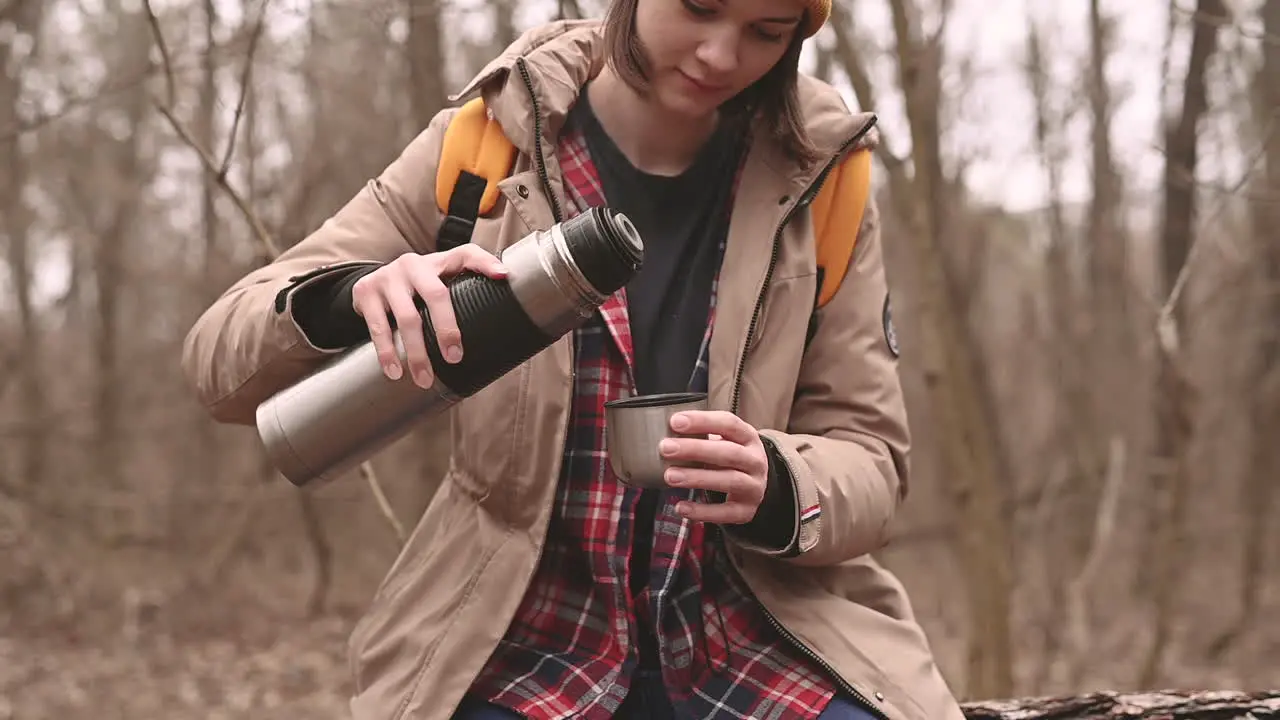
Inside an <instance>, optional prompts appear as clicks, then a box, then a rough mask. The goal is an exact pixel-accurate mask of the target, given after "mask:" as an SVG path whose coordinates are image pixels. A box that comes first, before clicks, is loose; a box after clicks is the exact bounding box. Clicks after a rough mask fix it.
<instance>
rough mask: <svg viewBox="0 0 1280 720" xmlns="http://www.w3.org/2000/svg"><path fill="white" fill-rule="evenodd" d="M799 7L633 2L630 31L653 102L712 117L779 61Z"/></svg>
mask: <svg viewBox="0 0 1280 720" xmlns="http://www.w3.org/2000/svg"><path fill="white" fill-rule="evenodd" d="M805 7H806V3H805V2H804V0H639V2H638V3H637V7H636V32H637V34H638V35H639V37H640V41H641V43H642V44H643V46H644V48H645V51H646V55H647V56H648V59H649V63H650V69H651V74H652V75H651V77H650V79H649V92H650V93H651V95H652V97H653V99H654V100H655V101H656V102H658V103H659V104H660V105H662V106H663V107H664V108H665V109H667V110H670V111H673V112H675V113H677V114H679V115H687V116H690V117H702V116H705V115H707V114H709V113H711V112H713V111H714V110H715V109H716V108H718V107H719V106H720V105H722V104H723V103H724V102H725V101H727V100H729V99H731V98H733V97H734V96H735V95H737V94H738V93H740V92H742V91H743V90H745V89H746V88H748V87H750V86H751V84H752V83H754V82H755V81H756V80H759V79H760V78H761V77H763V76H764V74H765V73H767V72H768V71H769V69H770V68H772V67H773V66H774V64H775V63H777V62H778V60H779V59H781V58H782V55H783V53H785V52H786V50H787V46H788V45H789V44H790V42H791V39H792V37H793V36H794V34H795V33H796V32H797V28H798V25H799V22H800V20H801V18H802V16H803V14H804V9H805Z"/></svg>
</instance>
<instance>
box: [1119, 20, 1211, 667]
mask: <svg viewBox="0 0 1280 720" xmlns="http://www.w3.org/2000/svg"><path fill="white" fill-rule="evenodd" d="M1225 15H1226V8H1225V7H1224V5H1223V0H1199V1H1198V2H1197V4H1196V12H1195V16H1194V19H1193V20H1192V22H1193V25H1194V26H1193V29H1192V38H1191V55H1190V58H1189V60H1188V63H1187V75H1186V78H1185V80H1184V83H1183V94H1182V98H1183V99H1182V113H1181V116H1180V117H1179V119H1178V122H1177V123H1173V124H1170V125H1169V126H1168V128H1167V129H1166V134H1165V173H1164V217H1163V222H1162V228H1161V249H1162V251H1163V258H1162V265H1161V271H1162V272H1161V275H1162V280H1163V283H1164V291H1165V292H1166V293H1167V292H1170V291H1171V290H1172V288H1173V287H1174V284H1175V282H1176V279H1177V277H1178V274H1179V273H1180V272H1181V271H1182V268H1183V266H1184V265H1185V264H1186V262H1187V260H1188V257H1189V255H1190V249H1191V243H1192V238H1193V237H1194V236H1195V232H1196V227H1195V222H1196V192H1195V181H1194V178H1195V172H1196V160H1197V153H1198V150H1199V136H1198V132H1197V131H1198V128H1199V124H1200V119H1201V117H1202V116H1203V115H1204V114H1205V111H1206V110H1207V109H1208V98H1207V95H1206V90H1205V75H1206V71H1207V67H1208V64H1209V60H1210V59H1211V58H1212V57H1213V55H1214V53H1215V52H1216V50H1217V45H1218V25H1219V23H1220V18H1222V17H1224V16H1225ZM1182 307H1183V305H1181V304H1180V303H1179V304H1177V305H1175V307H1174V313H1173V326H1174V327H1173V329H1174V330H1175V333H1174V336H1173V337H1172V338H1170V336H1169V334H1168V333H1165V332H1162V333H1161V352H1160V361H1159V374H1158V376H1157V380H1156V382H1157V386H1156V408H1155V410H1156V427H1155V430H1156V442H1155V456H1156V457H1155V459H1156V468H1155V469H1156V473H1155V483H1156V488H1157V497H1158V498H1159V502H1158V503H1157V508H1158V510H1157V512H1158V513H1159V515H1158V518H1159V520H1158V522H1157V523H1156V526H1155V530H1156V542H1155V543H1153V547H1152V548H1151V550H1152V553H1153V555H1154V557H1152V558H1150V559H1151V560H1152V561H1154V562H1155V563H1156V565H1155V567H1156V568H1157V571H1156V573H1155V575H1154V586H1153V587H1152V592H1151V597H1152V598H1153V599H1154V603H1155V612H1154V622H1155V634H1154V638H1153V640H1152V644H1151V649H1150V652H1149V653H1148V656H1147V660H1146V662H1145V663H1144V665H1143V668H1142V672H1141V675H1140V678H1139V686H1140V687H1152V686H1154V685H1156V684H1157V683H1159V682H1160V678H1161V674H1162V670H1163V660H1164V653H1165V649H1166V647H1167V646H1168V643H1169V640H1170V634H1171V632H1172V629H1173V624H1174V618H1173V615H1174V609H1175V606H1176V600H1177V598H1178V597H1179V596H1180V593H1178V592H1177V589H1178V586H1179V584H1180V582H1181V578H1180V577H1179V569H1180V568H1181V567H1182V566H1183V564H1184V563H1185V562H1186V558H1187V553H1186V552H1185V550H1186V548H1185V545H1186V542H1187V538H1186V533H1185V529H1186V528H1185V527H1184V526H1185V523H1186V512H1187V503H1188V493H1189V483H1190V478H1189V477H1188V474H1189V472H1190V468H1189V467H1188V451H1189V449H1190V446H1191V440H1192V432H1193V428H1192V397H1191V391H1192V388H1191V386H1190V383H1189V379H1188V378H1187V375H1186V369H1185V367H1183V363H1182V359H1183V357H1184V356H1183V355H1182V353H1181V351H1180V348H1181V347H1185V346H1186V338H1185V333H1186V332H1187V323H1186V322H1185V320H1186V317H1185V316H1186V313H1185V311H1183V310H1182ZM1162 330H1163V329H1162ZM1179 335H1181V336H1183V337H1178V336H1179Z"/></svg>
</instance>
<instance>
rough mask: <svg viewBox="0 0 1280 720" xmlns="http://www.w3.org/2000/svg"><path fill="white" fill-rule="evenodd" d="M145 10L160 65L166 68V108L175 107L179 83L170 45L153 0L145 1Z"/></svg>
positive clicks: (143, 4)
mask: <svg viewBox="0 0 1280 720" xmlns="http://www.w3.org/2000/svg"><path fill="white" fill-rule="evenodd" d="M142 6H143V8H144V9H145V10H146V13H147V24H148V25H150V26H151V34H152V36H153V37H154V38H155V41H156V49H158V50H159V51H160V64H161V67H163V68H164V88H165V106H166V107H173V106H175V105H177V103H178V90H177V81H176V80H175V79H174V76H173V56H171V55H170V54H169V45H168V43H166V42H165V40H164V30H163V29H162V28H161V27H160V18H159V17H157V16H156V9H155V8H154V7H152V6H151V0H143V3H142Z"/></svg>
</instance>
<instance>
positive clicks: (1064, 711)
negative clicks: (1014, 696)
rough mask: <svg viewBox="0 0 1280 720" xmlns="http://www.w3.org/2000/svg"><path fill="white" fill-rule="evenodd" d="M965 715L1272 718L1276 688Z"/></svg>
mask: <svg viewBox="0 0 1280 720" xmlns="http://www.w3.org/2000/svg"><path fill="white" fill-rule="evenodd" d="M964 714H965V717H966V718H968V719H969V720H1120V719H1121V718H1124V720H1137V719H1139V718H1147V719H1148V720H1274V719H1275V718H1280V692H1269V693H1254V694H1249V693H1240V692H1213V691H1193V692H1192V691H1188V692H1153V693H1134V694H1127V695H1126V694H1119V693H1110V692H1104V693H1092V694H1089V695H1077V696H1074V697H1059V698H1027V699H1023V700H993V701H990V702H975V703H968V704H966V705H965V706H964Z"/></svg>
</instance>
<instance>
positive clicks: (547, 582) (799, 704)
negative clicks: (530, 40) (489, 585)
mask: <svg viewBox="0 0 1280 720" xmlns="http://www.w3.org/2000/svg"><path fill="white" fill-rule="evenodd" d="M558 154H559V159H560V164H561V167H562V168H563V171H564V183H565V190H566V195H567V197H568V198H569V203H568V205H569V206H570V209H569V212H570V213H572V214H577V213H579V212H582V211H583V210H585V209H587V208H589V207H593V206H597V205H602V204H605V199H604V193H603V190H602V188H601V185H600V181H599V179H598V176H597V174H596V170H595V167H594V165H593V163H592V161H591V158H590V156H589V154H588V152H587V144H586V141H585V139H584V138H583V136H582V134H581V131H580V130H578V129H577V128H576V127H574V126H573V124H572V123H569V124H568V126H567V127H566V128H565V130H564V132H563V133H562V134H561V137H560V142H559V146H558ZM723 242H724V241H723V240H722V241H721V248H720V250H721V254H722V255H723V251H724V245H723ZM715 296H716V293H715V287H714V286H713V288H712V293H711V313H710V316H709V320H708V328H707V334H706V336H705V337H704V340H703V344H702V352H701V354H700V356H699V360H698V365H697V369H696V371H695V373H694V377H693V379H692V380H691V383H690V390H691V391H701V392H705V390H706V379H707V375H706V373H707V362H706V358H707V346H708V342H709V339H710V336H711V324H712V322H713V320H714V311H715ZM632 362H633V360H632V348H631V333H630V325H629V322H628V319H627V306H626V293H625V290H620V291H618V293H616V294H615V295H614V296H613V297H611V298H610V299H609V300H608V301H607V302H606V303H605V304H604V305H603V306H602V307H601V308H600V312H599V313H597V314H596V315H595V316H594V317H593V319H592V321H591V322H590V323H588V324H587V325H586V326H584V327H582V328H581V329H579V330H577V331H576V332H575V333H574V363H575V367H576V368H577V384H576V387H575V389H574V400H573V408H572V417H571V420H570V428H569V435H568V442H567V443H566V448H565V452H564V463H563V470H562V474H561V477H560V481H559V486H558V488H557V494H556V501H555V508H554V511H553V515H552V518H551V523H550V527H549V529H548V532H547V544H546V547H545V548H544V550H543V554H542V559H541V562H540V564H539V566H538V569H537V571H536V572H535V574H534V577H533V581H532V583H531V585H530V587H529V589H528V591H527V592H526V594H525V596H524V599H523V601H522V603H521V605H520V608H519V610H518V611H517V614H516V617H515V619H514V621H513V622H512V625H511V627H510V628H509V629H508V630H507V633H506V636H505V637H504V638H503V640H502V641H501V643H500V644H499V645H498V647H497V649H496V650H495V651H494V653H493V655H492V656H491V657H490V659H489V662H488V663H487V664H486V666H485V668H484V669H483V671H482V672H481V674H480V676H479V678H478V679H477V680H476V682H475V684H474V685H473V687H472V692H474V693H476V694H478V695H480V696H481V697H484V698H487V699H488V700H489V701H491V702H494V703H496V704H498V705H500V706H503V707H506V708H509V709H511V710H514V711H516V712H517V713H520V714H521V715H524V716H525V717H528V718H539V719H546V720H550V719H551V718H569V717H573V718H585V719H586V720H597V719H599V720H606V719H607V718H611V717H613V715H614V713H615V712H616V711H617V709H618V707H619V706H620V705H621V703H622V701H623V699H624V698H625V695H626V693H627V688H628V686H629V683H630V677H631V673H632V671H633V670H634V668H635V666H636V664H637V662H638V635H637V632H638V628H637V625H636V622H635V620H636V618H637V616H638V615H643V617H645V618H648V619H650V626H651V627H652V626H653V625H654V623H652V621H651V619H652V618H658V622H657V623H656V625H657V627H658V636H659V638H658V642H659V647H660V652H661V654H662V660H663V662H662V667H663V679H664V681H665V684H666V686H667V688H668V694H669V695H670V697H671V700H672V704H673V706H674V707H675V708H676V709H677V711H680V712H681V714H682V715H686V714H687V715H689V716H691V717H699V718H743V717H755V718H759V717H786V718H814V717H817V716H818V715H819V714H820V712H821V711H822V709H823V708H824V707H825V706H826V704H827V702H828V701H829V699H830V698H831V697H832V695H834V693H835V685H834V683H833V681H832V680H831V679H830V678H828V677H826V675H825V674H824V673H823V672H822V671H821V669H820V668H819V667H817V666H816V665H815V663H813V662H812V661H811V660H810V659H809V658H808V657H807V655H805V654H804V653H802V652H800V651H799V650H797V649H796V648H795V647H793V646H791V645H790V644H789V643H788V642H787V641H786V640H785V639H784V638H783V637H781V636H780V635H779V634H778V633H777V631H776V630H774V629H773V626H772V625H771V624H770V623H769V622H768V620H767V618H766V617H765V616H764V614H763V612H762V610H761V609H760V608H759V607H758V606H757V605H756V604H755V601H754V600H752V599H751V598H750V596H749V595H748V593H747V592H746V590H745V588H744V587H743V586H742V585H741V584H740V582H741V581H740V580H739V579H738V578H737V576H736V573H735V572H734V570H733V569H732V568H731V567H730V566H729V564H728V560H727V558H725V557H724V556H723V555H722V553H721V552H719V551H718V549H717V547H716V545H715V544H714V543H713V542H712V541H711V540H712V537H713V536H714V532H713V531H708V529H707V528H705V526H704V525H703V524H702V523H691V522H689V521H688V520H685V519H684V518H682V517H680V515H679V514H677V513H676V512H675V505H676V503H677V502H679V501H680V500H682V499H687V498H690V491H687V490H665V491H663V495H662V498H661V501H660V505H659V507H658V509H657V513H656V517H655V524H654V527H653V535H652V540H653V551H652V557H651V567H650V582H649V583H648V585H647V588H646V590H645V591H644V593H643V594H642V595H641V596H640V597H633V596H632V594H631V592H630V590H629V588H628V582H627V580H628V568H629V565H630V561H631V548H632V538H633V530H634V527H633V525H634V511H635V507H636V501H637V500H638V499H639V497H640V495H639V492H638V491H637V490H634V489H632V488H629V487H627V486H626V485H623V484H621V483H619V482H618V480H617V478H616V476H615V475H614V474H613V471H612V470H611V469H610V467H609V463H608V460H607V457H606V454H605V444H604V439H605V433H604V404H605V402H607V401H609V400H613V399H615V398H622V397H628V396H630V395H633V394H634V393H635V390H634V385H633V382H632V372H631V367H632Z"/></svg>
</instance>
